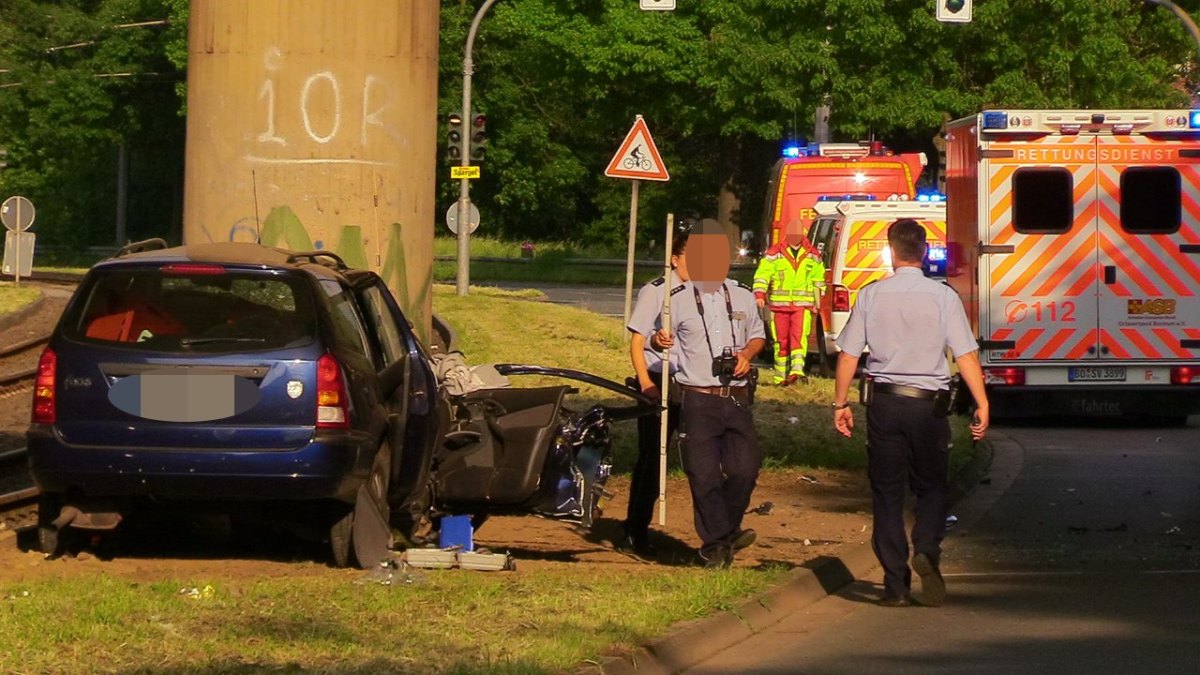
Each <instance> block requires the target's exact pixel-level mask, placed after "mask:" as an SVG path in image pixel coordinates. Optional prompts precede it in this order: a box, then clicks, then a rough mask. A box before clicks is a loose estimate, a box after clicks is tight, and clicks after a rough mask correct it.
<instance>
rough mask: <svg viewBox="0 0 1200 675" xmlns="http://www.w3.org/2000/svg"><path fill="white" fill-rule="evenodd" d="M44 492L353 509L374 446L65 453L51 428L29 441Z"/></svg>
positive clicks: (330, 442) (325, 442) (352, 441)
mask: <svg viewBox="0 0 1200 675" xmlns="http://www.w3.org/2000/svg"><path fill="white" fill-rule="evenodd" d="M27 440H28V451H29V452H28V457H29V468H30V472H31V473H32V475H33V480H34V483H35V484H36V485H37V487H38V488H39V489H40V490H42V491H43V492H56V493H73V494H82V495H86V496H92V497H156V498H160V499H186V500H213V501H267V500H317V499H334V500H339V501H344V502H347V503H353V501H354V498H355V494H356V492H357V491H358V487H359V486H360V485H361V484H362V483H363V481H365V480H366V478H367V475H368V474H369V473H370V468H371V463H372V460H373V459H374V457H373V455H374V450H375V448H376V447H377V445H378V444H377V443H372V442H371V441H370V439H368V438H367V437H366V436H365V435H357V434H355V435H348V434H332V435H324V434H317V435H316V436H315V437H314V438H313V439H312V440H311V441H310V442H309V443H307V444H306V445H304V446H302V447H299V448H296V449H284V450H246V449H238V450H231V449H227V448H206V449H187V450H172V449H145V448H120V447H98V446H81V445H69V444H67V443H64V442H63V441H62V438H61V437H60V436H59V435H58V434H56V433H54V431H53V430H52V429H51V428H49V427H39V426H35V427H32V428H31V429H30V430H29V432H28V433H27Z"/></svg>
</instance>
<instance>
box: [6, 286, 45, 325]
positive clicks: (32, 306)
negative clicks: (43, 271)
mask: <svg viewBox="0 0 1200 675" xmlns="http://www.w3.org/2000/svg"><path fill="white" fill-rule="evenodd" d="M45 301H46V294H45V293H43V292H42V291H41V290H40V289H39V290H38V296H37V299H36V300H34V301H33V302H31V303H29V304H28V305H25V306H24V307H22V308H21V309H18V310H17V311H15V312H10V313H8V314H0V332H3V331H6V330H8V329H9V328H12V327H13V326H19V325H20V324H21V322H22V321H24V320H25V319H28V318H29V317H31V316H33V315H34V314H35V313H36V312H37V311H38V310H39V309H41V308H42V303H43V302H45Z"/></svg>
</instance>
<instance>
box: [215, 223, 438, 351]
mask: <svg viewBox="0 0 1200 675" xmlns="http://www.w3.org/2000/svg"><path fill="white" fill-rule="evenodd" d="M388 232H389V233H390V235H391V236H390V237H389V239H388V247H387V251H386V253H385V255H384V260H383V269H382V270H381V271H380V273H379V276H380V277H381V278H382V279H383V283H384V284H386V285H387V286H388V288H390V289H391V290H392V293H393V294H394V295H395V296H396V300H397V301H398V302H399V303H400V307H401V309H403V310H404V312H405V314H407V315H408V319H409V321H410V322H412V324H413V327H414V330H416V332H417V336H418V337H420V338H421V341H422V342H424V343H425V344H429V333H430V328H431V326H430V322H429V321H428V320H427V317H426V316H425V305H426V304H427V302H428V301H429V294H430V293H431V292H432V290H433V266H432V264H431V265H430V267H429V271H428V273H427V274H426V275H425V279H424V281H423V283H422V284H421V286H420V289H419V292H418V293H417V294H416V295H413V294H412V292H411V290H410V289H409V286H408V274H407V271H408V270H407V265H406V263H407V261H408V256H406V255H405V251H404V227H403V226H402V225H401V224H400V223H392V224H391V225H389V226H388ZM231 236H232V235H231ZM259 242H260V243H262V244H263V245H264V246H279V245H280V244H281V243H282V247H283V248H288V249H291V250H293V251H311V250H313V248H314V246H313V242H312V238H311V237H310V236H309V234H308V230H307V229H306V228H305V227H304V223H302V222H300V218H299V217H298V216H296V213H295V212H294V211H292V209H291V207H288V206H276V207H274V208H272V209H271V213H270V214H269V215H268V216H267V219H266V221H265V222H263V226H262V234H261V235H260V236H259ZM330 250H332V251H333V252H334V253H337V254H338V255H339V256H341V258H342V260H344V261H346V264H347V265H349V266H351V267H356V268H359V269H369V268H370V267H369V265H368V263H367V246H366V242H365V241H364V240H363V233H362V228H361V227H360V226H358V225H343V226H342V228H341V231H340V232H339V233H338V238H337V246H336V247H333V248H332V249H330ZM432 254H433V251H432V250H430V251H429V255H430V256H431V257H432Z"/></svg>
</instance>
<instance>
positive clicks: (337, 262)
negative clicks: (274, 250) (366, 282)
mask: <svg viewBox="0 0 1200 675" xmlns="http://www.w3.org/2000/svg"><path fill="white" fill-rule="evenodd" d="M320 258H330V259H332V260H333V268H334V269H339V270H348V269H350V267H349V266H348V265H346V261H345V260H342V258H341V256H339V255H338V254H336V253H333V252H331V251H294V252H292V253H291V254H289V255H288V262H290V263H294V262H300V261H302V260H307V261H308V262H311V263H313V264H316V265H325V266H329V263H327V262H322V261H321V260H319V259H320Z"/></svg>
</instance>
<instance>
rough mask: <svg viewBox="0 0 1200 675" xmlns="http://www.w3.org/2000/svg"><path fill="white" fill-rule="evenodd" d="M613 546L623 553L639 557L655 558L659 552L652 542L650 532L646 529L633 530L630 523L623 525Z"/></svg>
mask: <svg viewBox="0 0 1200 675" xmlns="http://www.w3.org/2000/svg"><path fill="white" fill-rule="evenodd" d="M613 547H614V548H615V549H617V550H618V551H620V552H621V553H629V554H632V555H636V556H638V557H639V558H653V557H654V556H655V555H656V554H657V553H658V549H656V548H655V547H654V544H651V543H650V533H649V532H647V531H645V530H642V531H641V532H633V531H632V530H630V528H629V526H628V525H621V531H620V533H619V534H618V535H617V540H616V541H615V542H613Z"/></svg>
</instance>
